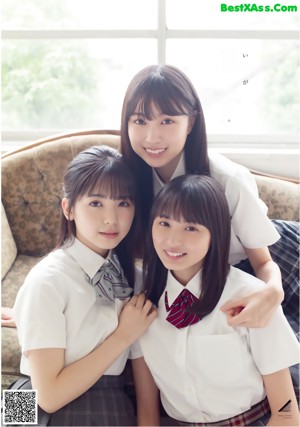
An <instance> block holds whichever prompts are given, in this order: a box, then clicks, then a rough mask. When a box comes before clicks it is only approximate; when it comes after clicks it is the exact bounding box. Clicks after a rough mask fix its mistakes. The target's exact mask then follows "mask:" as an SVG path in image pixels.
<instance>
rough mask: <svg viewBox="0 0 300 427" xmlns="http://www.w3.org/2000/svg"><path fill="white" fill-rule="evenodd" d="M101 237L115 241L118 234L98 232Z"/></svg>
mask: <svg viewBox="0 0 300 427" xmlns="http://www.w3.org/2000/svg"><path fill="white" fill-rule="evenodd" d="M99 234H101V236H103V237H106V238H107V239H115V238H116V237H117V236H118V234H119V233H117V232H100V233H99Z"/></svg>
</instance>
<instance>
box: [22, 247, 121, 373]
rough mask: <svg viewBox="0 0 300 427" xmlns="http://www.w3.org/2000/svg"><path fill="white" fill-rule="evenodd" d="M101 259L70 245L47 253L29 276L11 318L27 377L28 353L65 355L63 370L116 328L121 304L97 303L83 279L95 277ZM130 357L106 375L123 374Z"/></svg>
mask: <svg viewBox="0 0 300 427" xmlns="http://www.w3.org/2000/svg"><path fill="white" fill-rule="evenodd" d="M103 262H104V258H102V257H101V256H100V255H98V254H96V253H95V252H93V251H92V250H91V249H89V248H87V247H86V246H85V245H83V244H82V243H81V242H80V241H79V240H77V239H74V242H73V243H72V245H71V246H68V247H66V248H64V249H58V250H55V251H53V252H51V253H50V254H49V255H47V256H46V257H45V258H44V259H43V260H41V261H40V262H39V263H38V264H37V265H36V266H35V267H33V269H32V270H31V271H30V273H29V274H28V276H27V278H26V279H25V282H24V284H23V286H22V287H21V289H20V291H19V293H18V295H17V298H16V302H15V305H14V318H15V320H16V324H17V331H18V338H19V342H20V345H21V348H22V358H21V372H22V373H23V374H25V375H30V371H29V365H28V359H27V357H26V351H28V350H33V349H40V348H63V349H65V365H69V364H71V363H73V362H75V361H77V360H79V359H80V358H82V357H84V356H86V355H87V354H88V353H90V352H91V351H93V350H94V349H95V348H96V347H97V346H99V344H101V343H102V342H103V341H104V340H105V339H106V338H107V337H108V336H109V335H110V334H111V333H112V332H113V331H114V330H115V329H116V327H117V326H118V317H119V313H120V311H121V309H122V307H123V305H124V303H125V301H121V300H119V299H116V300H115V303H114V304H111V303H108V302H105V301H99V299H96V295H95V290H94V288H93V287H92V286H91V285H90V284H89V283H88V281H87V280H86V278H85V274H86V273H87V274H88V275H89V276H90V277H93V276H94V275H95V274H96V272H97V270H98V269H99V268H100V267H101V265H102V264H103ZM127 357H128V351H126V352H124V353H123V354H122V355H120V356H119V357H118V359H117V360H116V361H115V362H114V363H113V364H112V365H111V366H110V367H109V368H108V370H107V371H106V372H105V373H106V374H108V375H119V374H120V373H122V371H123V369H124V366H125V363H126V360H127Z"/></svg>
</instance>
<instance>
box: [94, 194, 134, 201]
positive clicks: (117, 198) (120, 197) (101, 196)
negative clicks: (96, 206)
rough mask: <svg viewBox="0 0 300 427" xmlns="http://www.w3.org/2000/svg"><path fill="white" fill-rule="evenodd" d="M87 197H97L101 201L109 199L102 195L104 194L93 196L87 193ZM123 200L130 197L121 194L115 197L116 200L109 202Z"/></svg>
mask: <svg viewBox="0 0 300 427" xmlns="http://www.w3.org/2000/svg"><path fill="white" fill-rule="evenodd" d="M87 197H99V198H101V199H111V197H107V196H106V195H104V194H99V193H95V194H94V193H93V194H90V193H88V194H87ZM125 199H130V196H129V195H125V194H124V195H123V194H120V195H119V196H118V197H116V198H114V199H111V200H125Z"/></svg>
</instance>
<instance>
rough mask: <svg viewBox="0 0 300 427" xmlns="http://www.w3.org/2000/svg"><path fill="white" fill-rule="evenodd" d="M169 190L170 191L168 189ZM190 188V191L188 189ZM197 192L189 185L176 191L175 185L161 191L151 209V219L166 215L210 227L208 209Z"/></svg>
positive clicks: (177, 219) (176, 219)
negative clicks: (166, 190) (165, 190)
mask: <svg viewBox="0 0 300 427" xmlns="http://www.w3.org/2000/svg"><path fill="white" fill-rule="evenodd" d="M170 190H171V191H170ZM189 190H190V191H189ZM205 202H206V201H205V200H204V199H203V198H202V197H201V195H200V194H199V192H195V191H193V189H192V188H191V187H189V188H182V191H180V193H178V188H176V187H175V186H174V187H173V191H172V189H170V187H169V191H168V192H166V193H165V192H164V191H162V192H161V193H160V194H159V195H158V196H157V198H156V200H155V204H154V206H153V211H152V221H153V220H154V219H155V218H157V217H162V218H163V217H166V218H170V219H174V220H175V221H184V222H188V223H194V224H201V225H204V226H205V227H207V228H208V229H210V228H211V227H210V222H211V221H210V217H211V214H210V210H209V208H208V206H207V203H205Z"/></svg>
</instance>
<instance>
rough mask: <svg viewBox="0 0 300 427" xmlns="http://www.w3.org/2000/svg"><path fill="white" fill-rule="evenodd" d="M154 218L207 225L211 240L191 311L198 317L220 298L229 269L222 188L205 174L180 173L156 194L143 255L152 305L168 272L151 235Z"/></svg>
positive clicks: (228, 224)
mask: <svg viewBox="0 0 300 427" xmlns="http://www.w3.org/2000/svg"><path fill="white" fill-rule="evenodd" d="M157 217H169V218H172V219H174V220H175V221H184V222H188V223H194V224H201V225H204V226H205V227H206V228H208V230H209V232H210V235H211V242H210V247H209V250H208V252H207V254H206V256H205V259H204V262H203V266H202V278H201V294H200V299H199V302H198V303H197V304H195V305H194V306H193V308H192V311H194V312H196V313H199V314H201V316H205V315H207V314H209V313H210V312H211V311H212V310H213V309H214V308H215V306H216V305H217V303H218V301H219V299H220V296H221V294H222V292H223V289H224V286H225V283H226V278H227V274H228V271H229V262H228V258H229V247H230V234H231V219H230V213H229V208H228V204H227V199H226V197H225V194H224V191H223V189H222V188H221V186H220V185H219V184H218V182H217V181H216V180H215V179H213V178H210V177H208V176H204V175H202V176H201V175H184V176H180V177H177V178H174V179H173V180H171V181H170V182H169V183H168V184H167V185H166V186H165V187H164V188H163V189H162V190H161V191H160V192H159V193H158V195H157V196H156V198H155V200H154V204H153V207H152V210H151V221H150V226H149V231H148V233H149V234H148V242H147V243H148V244H147V248H146V252H145V257H144V272H145V273H144V274H145V277H144V291H145V293H146V295H147V297H148V298H149V299H150V300H151V301H152V302H153V303H154V304H156V305H157V304H158V301H159V299H160V297H161V295H162V293H163V291H164V289H165V287H166V280H167V272H168V271H167V269H166V268H165V267H164V265H163V264H162V262H161V260H160V259H159V257H158V255H157V253H156V251H155V249H154V245H153V241H152V238H151V230H152V224H153V221H154V220H155V218H157ZM199 286H200V283H199Z"/></svg>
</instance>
